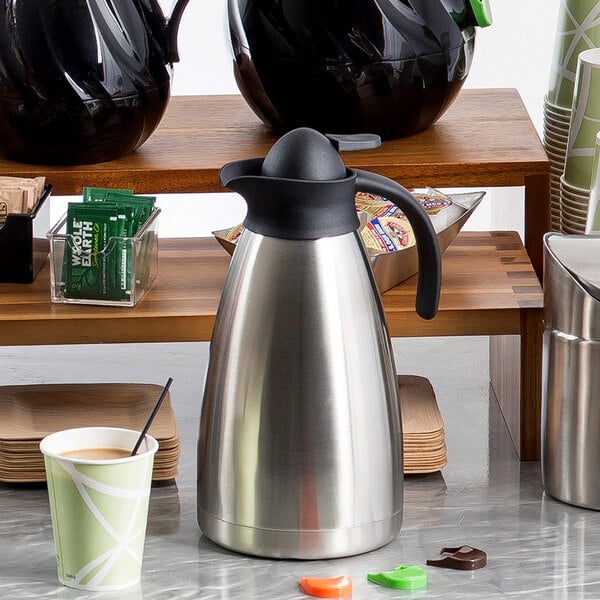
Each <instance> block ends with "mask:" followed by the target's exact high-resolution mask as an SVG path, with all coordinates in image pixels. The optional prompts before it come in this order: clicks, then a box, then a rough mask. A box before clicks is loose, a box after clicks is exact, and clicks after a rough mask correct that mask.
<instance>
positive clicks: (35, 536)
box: [0, 379, 600, 600]
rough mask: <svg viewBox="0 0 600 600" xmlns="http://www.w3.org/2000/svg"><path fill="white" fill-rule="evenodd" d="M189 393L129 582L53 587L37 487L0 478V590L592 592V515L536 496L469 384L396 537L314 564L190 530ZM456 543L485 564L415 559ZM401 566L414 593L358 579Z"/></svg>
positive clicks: (597, 520) (276, 594) (597, 530)
mask: <svg viewBox="0 0 600 600" xmlns="http://www.w3.org/2000/svg"><path fill="white" fill-rule="evenodd" d="M176 381H177V379H176ZM454 385H456V382H454ZM464 385H465V383H464V381H463V386H464ZM180 389H181V388H180ZM452 389H455V388H452ZM192 396H193V395H192V394H187V393H183V392H181V391H180V392H179V393H178V391H177V388H176V386H174V389H173V390H172V397H173V398H174V405H175V412H176V416H177V420H178V425H179V431H180V437H181V447H182V454H181V460H180V469H179V476H178V477H177V479H176V481H175V482H174V483H172V484H169V485H162V484H161V485H157V486H154V487H153V489H152V494H151V501H150V514H149V522H148V532H147V540H146V547H145V557H144V565H143V576H142V583H141V587H140V588H138V589H134V590H131V591H129V592H126V593H125V592H122V593H117V594H98V593H85V592H81V591H78V590H72V589H69V588H65V587H63V586H61V585H60V584H59V583H58V581H57V578H56V567H55V558H54V545H53V539H52V529H51V524H50V515H49V506H48V498H47V491H46V489H45V487H44V486H40V485H23V486H17V485H8V484H0V556H1V557H2V559H1V561H0V598H7V599H8V598H10V599H17V598H31V599H33V598H41V597H49V598H61V599H74V598H78V599H79V598H123V599H125V600H134V599H138V598H144V599H145V600H150V599H154V598H156V599H158V598H160V599H161V600H162V599H165V598H204V599H215V600H216V599H219V600H227V599H236V598H244V599H247V600H252V599H261V600H262V599H289V600H295V599H298V600H299V599H304V598H308V597H309V596H306V595H304V594H303V593H302V592H301V591H300V589H299V585H298V582H299V579H300V578H301V577H304V576H313V577H333V576H337V575H349V576H350V577H351V578H352V582H353V589H354V591H353V596H352V597H353V598H354V599H355V600H358V599H373V598H378V599H379V598H381V599H385V598H390V599H391V598H401V599H409V598H410V599H412V598H432V599H434V598H439V599H442V598H443V599H445V600H447V599H450V598H461V599H471V598H472V599H475V598H480V599H486V600H490V599H494V598H511V597H523V598H527V599H529V600H531V599H538V598H539V599H544V600H548V599H555V600H557V599H561V600H563V599H564V600H566V599H568V600H574V599H575V600H576V599H580V598H595V599H600V513H599V512H596V511H590V510H584V509H579V508H576V507H571V506H568V505H565V504H563V503H561V502H558V501H555V500H554V499H552V498H549V497H546V496H545V494H544V490H543V486H542V483H541V477H540V465H539V463H520V462H519V461H518V460H517V457H516V455H515V453H514V449H513V447H512V443H511V441H510V438H509V437H508V432H507V431H506V427H505V425H504V422H503V421H502V417H501V416H500V415H499V413H498V409H497V405H496V403H495V400H494V399H493V398H490V397H489V395H488V394H487V390H486V391H485V392H484V393H483V394H482V388H481V387H478V388H477V389H476V390H474V392H473V395H472V397H469V396H464V395H463V397H461V398H458V399H456V398H453V399H452V406H453V408H452V410H453V411H454V412H453V413H452V418H450V416H449V415H450V410H449V409H446V408H444V406H442V408H443V409H444V410H443V412H444V411H445V412H446V415H448V416H446V417H445V423H446V424H447V426H446V430H447V443H448V456H449V463H448V466H447V467H445V468H444V469H443V470H442V471H441V472H439V473H435V474H430V475H416V476H408V477H406V480H405V499H404V503H405V504H404V524H403V527H402V530H401V532H400V534H399V535H398V536H397V537H396V539H395V540H394V541H392V542H391V543H390V544H388V545H387V546H385V547H383V548H381V549H379V550H375V551H373V552H370V553H368V554H363V555H360V556H355V557H350V558H344V559H336V560H327V561H286V560H267V559H259V558H252V557H248V556H243V555H238V554H235V553H232V552H229V551H227V550H224V549H222V548H219V547H217V546H216V545H214V544H212V543H211V542H210V541H208V540H207V539H205V538H204V537H203V536H202V534H201V532H200V530H199V529H198V526H197V524H196V487H195V483H196V481H195V462H196V460H195V451H196V438H197V425H198V417H199V414H198V401H197V398H193V397H192ZM440 404H443V401H442V400H441V399H440ZM462 544H468V545H471V546H474V547H477V548H480V549H482V550H485V551H486V552H487V554H488V565H487V566H486V567H485V568H483V569H480V570H477V571H472V572H467V571H451V570H446V569H439V568H435V567H428V566H426V561H427V559H431V558H436V557H437V555H438V554H439V552H440V549H441V548H442V547H443V546H460V545H462ZM401 564H404V565H413V564H414V565H419V566H421V567H422V568H424V569H425V570H426V572H427V575H428V584H427V587H426V588H423V589H420V590H416V591H412V592H409V591H399V590H391V589H387V588H383V587H381V586H377V585H375V584H373V583H370V582H368V581H367V573H369V572H374V571H383V570H391V569H393V568H394V567H396V566H397V565H401Z"/></svg>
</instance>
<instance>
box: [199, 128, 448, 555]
mask: <svg viewBox="0 0 600 600" xmlns="http://www.w3.org/2000/svg"><path fill="white" fill-rule="evenodd" d="M220 177H221V182H222V183H223V185H225V186H226V187H228V188H230V189H231V190H233V191H236V192H239V193H241V194H242V196H243V197H244V198H245V199H246V201H247V203H248V213H247V217H246V220H245V221H244V224H245V230H244V232H243V234H242V236H241V238H240V240H239V242H238V244H237V247H236V250H235V252H234V254H233V257H232V261H231V265H230V268H229V272H228V274H227V278H226V282H225V287H224V290H223V295H222V298H221V302H220V305H219V309H218V313H217V317H216V322H215V327H214V331H213V336H212V342H211V347H210V360H209V365H208V372H207V379H206V385H205V391H204V400H203V406H202V415H201V422H200V434H199V443H198V523H199V525H200V528H201V529H202V532H203V533H204V535H206V536H207V537H208V538H210V539H211V540H213V541H214V542H216V543H217V544H220V545H222V546H225V547H227V548H230V549H232V550H236V551H239V552H243V553H247V554H253V555H258V556H269V557H278V558H302V559H316V558H333V557H340V556H348V555H353V554H358V553H361V552H366V551H368V550H371V549H374V548H377V547H379V546H382V545H384V544H386V543H387V542H389V541H391V540H392V539H393V538H394V537H395V536H396V534H397V533H398V531H399V530H400V526H401V524H402V506H403V465H402V428H401V422H400V414H399V413H400V407H399V399H398V388H397V380H396V369H395V365H394V359H393V355H392V350H391V344H390V339H389V335H388V332H387V328H386V324H385V318H384V314H383V310H382V306H381V301H380V297H379V294H378V292H377V289H376V286H375V282H374V279H373V275H372V272H371V269H370V265H369V261H368V258H367V255H366V252H365V249H364V247H363V244H362V242H361V239H360V237H359V234H358V231H357V230H358V226H359V221H358V218H357V214H356V209H355V202H354V197H355V193H356V190H357V189H360V190H363V191H367V192H372V193H376V194H381V195H383V196H385V197H386V198H388V199H389V200H390V201H393V202H395V203H396V204H398V206H400V207H401V208H402V210H403V211H404V212H405V214H406V215H407V217H408V218H409V220H410V222H411V225H412V227H413V230H414V231H415V235H416V239H417V247H418V252H419V263H420V273H419V287H418V293H417V311H418V312H419V314H420V315H421V316H423V317H424V318H432V317H433V316H434V315H435V313H436V311H437V304H438V299H439V289H440V280H441V274H440V255H439V248H438V245H437V240H436V236H435V233H434V231H433V228H432V226H431V221H430V220H429V218H428V217H427V216H426V214H425V213H424V211H423V210H422V209H421V207H420V205H419V204H418V202H417V201H416V200H415V199H414V198H413V197H412V196H411V195H410V194H409V193H408V192H407V191H406V190H405V189H404V188H402V187H401V186H399V185H398V184H396V183H395V182H393V181H391V180H389V179H387V178H385V177H381V176H378V175H374V174H371V173H366V172H363V171H358V170H350V169H347V168H345V166H344V164H343V162H342V160H341V158H340V156H339V154H338V153H337V151H336V150H335V149H334V147H333V146H332V144H331V143H330V141H329V140H328V139H327V138H326V137H325V136H323V135H321V134H320V133H317V132H316V131H314V130H312V129H306V128H302V129H296V130H293V131H291V132H289V133H288V134H286V135H285V136H283V137H282V138H280V140H279V141H278V142H277V143H276V144H275V145H274V146H273V148H272V149H271V151H270V152H269V154H268V155H267V157H266V158H265V159H250V160H245V161H240V162H235V163H230V164H227V165H226V166H225V167H223V169H222V170H221V173H220Z"/></svg>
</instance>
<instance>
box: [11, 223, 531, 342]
mask: <svg viewBox="0 0 600 600" xmlns="http://www.w3.org/2000/svg"><path fill="white" fill-rule="evenodd" d="M228 264H229V255H228V254H227V253H226V252H225V250H223V249H222V248H221V246H220V245H219V244H218V242H216V240H214V239H213V238H182V239H160V242H159V274H158V279H157V281H156V283H155V284H154V286H153V287H152V289H151V290H150V291H149V292H148V294H147V295H146V296H145V297H144V298H143V299H142V301H141V302H140V303H139V304H138V305H137V306H136V307H134V308H126V307H125V308H121V307H101V306H92V305H74V304H53V303H51V302H50V284H49V265H48V264H46V265H45V266H44V267H43V269H42V270H41V271H40V273H39V274H38V276H37V277H36V280H35V282H34V283H33V284H31V285H16V284H1V285H0V344H2V345H26V344H70V343H102V342H115V343H117V342H163V341H164V342H166V341H200V340H209V339H210V335H211V331H212V326H213V322H214V317H215V314H216V309H217V305H218V301H219V297H220V294H221V290H222V285H223V281H224V277H225V273H226V271H227V267H228ZM415 286H416V278H415V277H413V278H411V279H409V280H407V281H406V282H404V283H403V284H401V285H400V286H397V287H396V288H393V289H392V290H390V291H388V292H386V293H385V294H384V295H383V302H384V307H385V312H386V316H387V319H388V325H389V329H390V334H391V335H392V336H428V335H465V334H472V335H493V334H518V333H520V331H521V322H520V319H521V316H520V315H521V309H522V308H523V307H529V306H534V307H539V306H541V301H542V295H541V289H540V286H539V283H538V281H537V278H536V276H535V273H534V272H533V270H532V267H531V265H530V264H529V262H528V261H527V255H526V253H525V250H524V249H523V246H522V244H521V243H520V241H519V236H518V235H517V234H516V233H514V232H500V233H487V232H486V233H478V232H465V233H461V234H460V235H459V236H458V237H457V239H456V240H455V241H454V243H453V244H452V245H451V246H450V247H449V248H448V250H446V252H445V253H444V257H443V284H442V296H441V302H440V310H439V313H438V315H437V316H436V317H435V318H434V319H432V320H431V321H424V320H422V319H420V318H419V317H418V316H417V315H416V314H415V312H414V294H415Z"/></svg>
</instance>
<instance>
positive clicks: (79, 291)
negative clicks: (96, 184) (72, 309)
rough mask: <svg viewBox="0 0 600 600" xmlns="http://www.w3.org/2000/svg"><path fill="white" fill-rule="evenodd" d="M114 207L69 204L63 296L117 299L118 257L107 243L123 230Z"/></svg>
mask: <svg viewBox="0 0 600 600" xmlns="http://www.w3.org/2000/svg"><path fill="white" fill-rule="evenodd" d="M118 215H119V211H118V210H117V208H116V207H115V206H110V205H106V206H104V205H100V204H98V205H93V206H92V205H90V204H85V203H83V204H82V203H80V202H71V203H69V205H68V208H67V225H66V226H67V229H66V231H67V245H66V248H65V261H64V265H63V277H64V281H65V297H67V298H91V299H113V298H115V297H118V295H117V289H116V280H117V277H118V273H117V265H116V264H115V263H116V261H117V259H118V256H117V252H113V251H112V249H113V247H112V246H110V245H109V240H110V239H111V238H114V237H115V236H118V235H120V234H121V232H122V231H123V225H122V222H120V221H119V216H118Z"/></svg>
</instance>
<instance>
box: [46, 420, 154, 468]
mask: <svg viewBox="0 0 600 600" xmlns="http://www.w3.org/2000/svg"><path fill="white" fill-rule="evenodd" d="M92 431H96V432H98V431H100V432H103V431H111V432H117V433H123V434H131V439H132V440H133V442H132V443H131V450H133V446H134V444H135V442H136V441H137V438H138V437H139V435H140V433H141V431H135V430H134V429H125V428H123V427H73V428H71V429H61V430H60V431H55V432H54V433H50V434H48V435H47V436H45V437H44V438H43V439H42V441H41V442H40V452H41V453H42V454H43V455H44V456H47V457H48V458H52V459H55V460H62V461H66V462H70V463H76V464H81V465H117V464H119V465H120V464H124V463H129V462H135V461H138V460H142V459H145V458H148V457H149V456H152V455H154V454H156V452H157V451H158V446H159V444H158V441H157V440H156V439H155V438H154V437H152V436H151V435H148V434H146V435H145V436H144V441H143V442H142V446H141V447H140V451H138V453H137V454H135V455H134V456H123V457H121V458H109V459H92V458H73V457H69V456H63V455H61V454H60V453H59V452H55V451H53V450H52V449H51V447H50V448H49V446H51V445H52V444H53V443H55V442H56V440H57V439H59V438H60V437H63V436H65V435H68V434H73V433H75V432H84V433H88V434H89V433H91V432H92ZM90 444H91V443H90ZM97 447H98V442H96V443H94V444H93V445H90V446H89V448H90V449H91V448H97ZM114 447H115V448H122V449H123V450H127V448H125V447H123V446H114ZM142 448H144V450H143V451H141V450H142ZM77 449H86V447H85V446H83V448H82V446H81V444H78V445H76V446H74V447H73V448H72V450H77ZM66 451H68V450H62V452H66Z"/></svg>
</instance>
